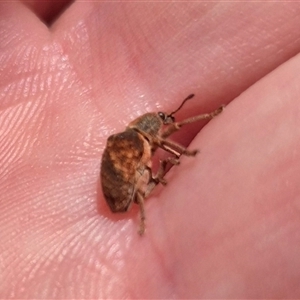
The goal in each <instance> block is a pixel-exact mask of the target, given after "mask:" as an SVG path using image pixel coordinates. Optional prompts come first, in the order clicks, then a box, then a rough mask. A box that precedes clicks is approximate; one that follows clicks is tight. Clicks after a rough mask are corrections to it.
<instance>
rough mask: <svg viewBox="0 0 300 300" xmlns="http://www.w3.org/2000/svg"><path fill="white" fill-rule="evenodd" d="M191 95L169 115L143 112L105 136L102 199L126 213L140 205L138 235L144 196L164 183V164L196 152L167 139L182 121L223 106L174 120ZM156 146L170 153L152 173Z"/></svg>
mask: <svg viewBox="0 0 300 300" xmlns="http://www.w3.org/2000/svg"><path fill="white" fill-rule="evenodd" d="M193 97H194V94H191V95H189V96H188V97H187V98H185V99H184V100H183V102H182V103H181V105H180V106H179V107H178V108H177V109H176V110H175V111H173V112H172V113H170V114H168V113H164V112H157V113H155V112H152V113H146V114H144V115H142V116H140V117H138V118H137V119H135V120H133V121H132V122H130V123H129V124H128V126H127V127H126V129H125V131H123V132H120V133H117V134H114V135H111V136H110V137H109V138H108V139H107V144H106V148H105V150H104V153H103V156H102V164H101V183H102V190H103V194H104V197H105V200H106V202H107V204H108V206H109V207H110V209H111V211H112V212H114V213H117V212H126V211H128V210H129V209H130V207H131V204H132V203H133V202H135V203H137V204H138V205H139V207H140V227H139V233H140V235H143V234H144V231H145V208H144V199H145V198H146V197H148V196H149V194H150V193H151V191H152V190H153V188H154V187H155V186H156V185H157V184H159V183H161V184H162V185H166V184H167V181H166V180H165V178H164V176H165V171H166V166H167V164H168V163H170V164H171V165H178V164H179V158H180V156H181V155H185V156H195V155H196V154H197V152H198V150H188V149H187V148H185V147H183V146H181V145H179V144H177V143H174V142H173V141H170V140H168V139H167V138H168V137H169V136H170V135H171V134H172V133H174V132H176V131H178V130H179V129H181V127H182V126H184V125H186V124H189V123H193V122H196V121H199V120H203V119H212V118H213V117H215V116H217V115H218V114H220V113H221V112H222V111H223V108H224V106H221V107H220V108H218V109H216V110H215V111H213V112H211V113H208V114H202V115H198V116H194V117H191V118H188V119H185V120H183V121H180V122H176V121H175V117H174V114H175V113H176V112H178V111H179V110H180V109H181V108H182V106H183V105H184V103H185V102H186V101H188V100H190V99H191V98H193ZM158 148H162V149H163V150H165V151H167V152H169V153H171V154H172V155H171V156H170V157H168V158H167V159H164V160H161V161H160V165H159V168H158V171H157V172H156V174H153V173H152V157H153V154H154V153H155V151H156V150H157V149H158Z"/></svg>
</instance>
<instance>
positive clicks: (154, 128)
mask: <svg viewBox="0 0 300 300" xmlns="http://www.w3.org/2000/svg"><path fill="white" fill-rule="evenodd" d="M162 125H163V123H162V120H161V118H160V117H159V116H158V115H157V114H156V113H147V114H144V115H142V116H141V117H139V118H137V119H135V120H134V121H132V122H131V123H130V124H129V125H128V128H134V129H137V130H138V131H139V132H141V133H142V132H145V133H148V134H150V135H157V134H158V133H159V131H160V129H161V127H162Z"/></svg>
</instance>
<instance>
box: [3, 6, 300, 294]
mask: <svg viewBox="0 0 300 300" xmlns="http://www.w3.org/2000/svg"><path fill="white" fill-rule="evenodd" d="M46 3H47V2H46ZM43 5H47V4H45V3H44V2H39V3H35V2H34V1H32V6H31V9H29V8H27V7H26V6H24V5H23V4H22V3H19V2H5V3H4V2H1V3H0V36H1V39H0V191H1V195H0V214H1V215H0V241H1V244H0V298H30V299H32V298H39V299H41V298H84V299H88V298H131V299H135V298H136V299H140V298H160V299H162V298H181V299H182V298H298V297H300V287H299V278H300V256H299V253H300V234H299V232H300V219H299V209H300V197H299V195H300V185H299V180H300V178H299V177H300V164H299V162H300V151H299V150H298V149H300V138H299V136H300V105H299V99H300V88H299V86H300V84H299V82H300V72H299V69H300V58H299V55H297V53H298V52H299V49H300V32H299V28H300V18H299V13H300V6H299V5H298V4H297V3H263V2H260V3H250V4H246V3H237V2H232V3H230V2H228V3H216V2H213V3H195V2H190V3H174V2H173V3H166V2H165V3H154V2H152V3H150V2H149V3H145V2H143V3H137V2H131V3H108V2H103V3H100V2H99V3H96V2H77V3H73V4H72V5H70V7H69V8H68V9H67V10H66V11H65V12H63V13H62V14H61V15H60V17H59V18H58V19H57V20H56V21H55V22H54V23H53V24H52V25H51V26H49V27H48V26H46V25H45V24H44V23H43V22H42V21H41V20H40V19H39V18H38V16H39V17H40V18H41V19H42V20H43V18H44V19H45V10H46V9H45V7H43ZM46 8H47V7H46ZM51 9H54V8H51V7H49V8H47V11H48V13H49V15H55V14H57V12H52V13H51ZM190 93H195V94H196V96H195V98H194V99H193V100H191V101H189V102H188V103H186V104H185V106H184V108H183V109H182V110H181V112H180V113H178V118H179V119H183V118H185V117H188V116H191V115H195V114H200V113H203V112H209V111H211V110H214V109H216V108H217V107H218V106H219V105H221V104H227V106H226V109H225V110H224V112H223V113H222V114H221V115H220V116H218V117H217V118H215V119H214V120H212V121H211V122H210V123H208V124H207V125H206V126H205V128H203V129H202V130H201V131H200V129H201V128H202V126H203V125H204V123H203V122H202V123H201V122H200V123H199V124H193V125H189V126H187V127H186V128H183V129H182V133H181V134H179V135H175V136H174V139H175V140H176V141H177V142H180V143H182V144H184V145H188V147H189V149H199V150H200V153H199V154H198V155H197V156H196V157H195V158H186V157H182V158H181V164H180V165H179V166H176V167H173V168H172V169H171V170H170V171H169V172H168V174H167V176H166V179H167V180H168V185H167V186H166V187H157V188H156V189H155V191H154V192H153V195H151V196H150V197H149V198H148V199H147V201H146V217H147V219H146V226H147V228H146V233H145V235H144V236H143V237H140V236H139V235H138V234H137V229H138V207H137V205H134V206H133V207H132V210H131V211H130V212H128V213H127V214H112V213H111V212H110V211H109V209H108V207H107V206H106V204H105V201H104V198H103V196H102V193H101V187H100V186H101V185H100V179H99V169H100V162H101V154H102V152H103V149H104V147H105V143H106V139H107V137H108V136H109V135H110V134H112V133H115V132H119V131H122V130H124V128H125V126H126V124H127V123H129V122H130V121H132V120H133V119H134V118H136V117H137V116H139V115H141V114H143V113H145V112H148V111H158V110H160V111H167V112H168V111H172V110H173V109H174V108H176V107H177V106H178V105H179V104H180V102H181V101H182V99H183V98H185V97H186V96H187V95H188V94H190ZM241 93H242V94H241ZM161 154H162V153H161V152H160V153H159V155H161Z"/></svg>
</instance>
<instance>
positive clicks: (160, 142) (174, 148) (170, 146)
mask: <svg viewBox="0 0 300 300" xmlns="http://www.w3.org/2000/svg"><path fill="white" fill-rule="evenodd" d="M154 142H155V144H157V146H158V147H160V148H162V149H164V150H165V151H168V152H170V153H172V154H174V155H175V156H176V159H177V161H176V159H175V161H176V162H175V161H174V162H175V163H174V164H175V165H176V164H178V163H179V161H178V158H179V157H180V155H186V156H195V155H196V154H197V153H198V152H199V150H188V149H187V148H186V147H183V146H181V145H179V144H176V143H174V142H172V141H168V140H166V139H163V138H161V137H156V138H155V140H154ZM169 162H170V163H172V161H171V160H170V161H169Z"/></svg>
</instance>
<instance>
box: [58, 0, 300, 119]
mask: <svg viewBox="0 0 300 300" xmlns="http://www.w3.org/2000/svg"><path fill="white" fill-rule="evenodd" d="M299 10H300V8H299V6H297V5H296V4H293V3H276V4H275V5H274V4H273V5H270V4H269V3H259V4H257V3H251V4H248V5H244V4H243V3H237V2H233V3H226V4H224V3H218V4H216V3H211V4H206V5H205V6H204V5H202V4H201V3H200V4H199V3H189V4H187V3H175V4H174V3H172V4H170V3H155V4H153V3H151V4H145V3H142V4H141V3H132V2H131V3H100V4H99V3H95V2H92V3H86V2H76V3H74V4H73V5H72V7H70V9H68V10H67V11H66V12H65V13H64V14H63V15H62V16H61V18H60V19H59V20H58V21H57V22H56V23H55V25H54V28H55V29H60V31H59V32H57V34H58V35H63V36H64V37H66V36H67V38H66V39H65V46H66V47H68V48H71V49H72V48H73V49H74V56H73V57H72V59H73V61H74V65H76V66H78V68H81V67H82V65H83V64H87V65H89V66H91V68H90V72H92V73H93V74H95V76H94V79H93V80H94V81H93V82H94V84H95V92H96V94H97V95H101V91H100V88H101V90H102V93H103V88H104V89H105V88H108V86H107V84H108V83H110V82H118V83H119V86H120V87H121V88H120V89H119V90H118V91H112V92H113V97H115V99H118V102H120V101H121V103H122V104H120V105H121V108H120V109H118V110H117V111H116V113H121V112H124V108H125V107H127V106H130V105H133V104H135V105H138V106H139V107H142V106H144V102H145V99H147V98H148V99H149V98H151V99H153V103H152V109H153V108H154V107H156V106H158V105H159V104H160V105H163V104H162V103H164V102H166V104H165V105H164V107H166V108H169V109H172V108H173V107H174V106H176V105H171V104H170V103H169V105H167V102H169V99H170V98H172V96H173V95H177V99H178V100H176V101H180V100H181V99H184V97H186V95H187V94H188V93H190V92H195V93H196V94H197V95H198V96H199V95H200V98H203V100H201V104H202V106H203V102H204V101H205V103H204V106H206V105H208V104H207V103H214V105H212V104H211V106H210V107H209V109H212V108H213V107H218V106H219V105H220V104H222V103H226V102H228V101H229V100H230V99H233V98H234V97H236V96H237V95H238V94H240V93H241V92H242V91H243V90H244V89H246V88H247V87H249V86H250V85H251V84H253V83H254V82H255V81H257V80H258V79H259V78H261V77H263V76H264V75H265V74H267V73H268V72H270V71H271V70H272V69H274V68H276V67H277V66H278V65H280V64H281V63H282V62H284V61H286V60H287V59H289V58H290V57H292V56H293V55H295V54H296V53H297V52H298V51H299V47H300V40H299V39H298V28H299V25H300V20H299V18H298V14H299ZM254 20H255V21H254ZM278 20H280V22H278ZM66 34H68V35H66ZM87 45H91V50H90V51H91V52H88V51H87ZM76 47H80V48H82V49H83V56H81V57H80V58H81V59H79V56H78V54H76V51H75V49H76ZM80 55H82V54H80ZM81 64H82V65H81ZM141 81H143V85H142V88H141V85H138V86H139V88H137V87H136V84H137V82H141ZM145 83H146V84H147V85H146V86H145ZM122 87H124V88H122ZM125 87H126V89H125ZM191 89H193V91H191ZM98 92H99V93H98ZM178 95H179V96H178ZM111 96H112V95H111ZM142 97H143V98H142ZM156 99H160V102H159V104H158V101H157V100H156ZM119 100H120V101H119ZM102 101H103V102H111V97H109V98H108V97H103V99H102ZM103 102H102V103H103ZM212 106H213V107H212ZM205 108H207V110H208V107H205Z"/></svg>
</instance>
